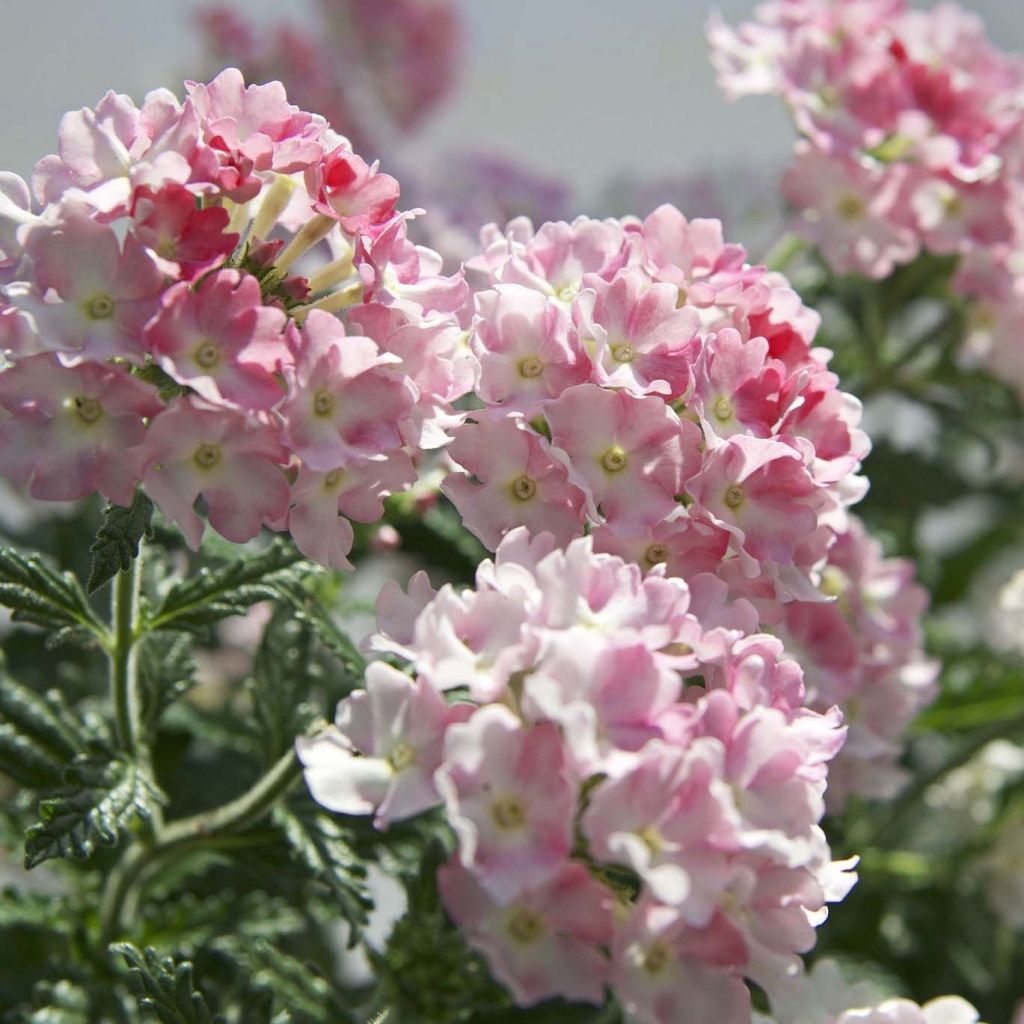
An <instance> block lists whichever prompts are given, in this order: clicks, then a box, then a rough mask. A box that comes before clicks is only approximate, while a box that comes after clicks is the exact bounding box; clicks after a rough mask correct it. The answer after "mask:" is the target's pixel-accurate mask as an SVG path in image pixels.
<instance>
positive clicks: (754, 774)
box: [299, 528, 854, 1024]
mask: <svg viewBox="0 0 1024 1024" xmlns="http://www.w3.org/2000/svg"><path fill="white" fill-rule="evenodd" d="M593 547H594V545H593V541H592V540H591V539H590V538H581V539H577V540H575V541H572V542H571V543H570V544H569V546H568V547H567V548H566V549H565V550H561V549H559V548H557V547H556V542H555V538H554V537H553V536H552V535H551V534H540V535H537V536H535V537H533V538H532V539H531V538H530V536H529V535H528V533H527V532H526V530H524V529H521V528H520V529H516V530H514V531H512V532H511V533H510V534H509V535H508V536H507V537H506V538H505V539H504V540H503V541H502V542H501V544H500V545H499V547H498V551H497V554H496V556H495V559H494V561H493V562H492V561H485V562H484V563H483V564H482V565H481V566H480V567H479V569H478V571H477V577H476V588H475V589H464V590H460V589H457V588H455V587H453V586H452V585H446V586H444V587H442V588H441V590H440V591H437V592H435V591H434V590H433V589H432V588H431V586H430V584H429V582H428V581H427V579H426V577H425V575H423V574H422V573H421V574H419V575H418V576H416V577H414V578H413V580H412V583H411V584H410V587H409V590H408V593H403V592H402V591H401V590H400V589H399V588H398V587H397V586H394V585H393V586H392V587H390V588H387V589H385V591H384V592H383V593H382V596H381V599H380V602H379V604H378V612H379V622H380V628H381V633H380V634H378V635H377V636H376V637H375V638H373V639H372V641H371V647H372V648H373V649H375V650H377V651H380V652H386V653H389V654H391V655H397V656H398V657H400V658H402V659H405V660H407V661H408V662H409V667H410V668H411V670H412V671H413V673H414V675H413V676H412V677H410V676H408V675H406V674H404V673H403V672H400V671H398V670H397V669H396V668H394V667H392V666H391V665H389V664H387V663H385V662H383V661H381V662H376V663H374V664H372V665H371V666H370V668H369V670H368V671H367V677H366V689H365V690H364V691H360V692H357V693H355V694H353V695H352V696H350V697H348V698H346V699H345V700H343V701H342V702H341V704H340V705H339V708H338V715H337V721H336V725H335V726H333V727H331V728H329V729H327V730H325V731H324V732H322V733H321V734H319V735H318V736H315V737H313V738H303V739H300V740H299V754H300V757H301V759H302V761H303V762H304V765H305V771H306V779H307V782H308V784H309V787H310V790H311V792H312V793H313V795H314V797H315V798H316V799H317V800H318V801H320V802H321V803H322V804H324V805H325V806H326V807H328V808H330V809H332V810H334V811H340V812H342V813H348V814H367V813H373V814H374V815H375V821H376V823H377V825H378V826H379V827H381V828H386V827H387V826H388V825H389V824H390V823H392V822H394V821H397V820H400V819H403V818H407V817H409V816H411V815H415V814H417V813H419V812H421V811H424V810H426V809H428V808H430V807H432V806H435V805H437V804H441V805H443V808H444V813H445V815H446V817H447V820H448V822H449V823H450V825H451V827H452V828H453V830H454V832H455V833H456V835H457V842H458V849H457V852H456V854H455V855H454V856H453V858H452V860H451V862H450V863H449V864H448V865H447V866H446V867H445V868H443V869H442V872H441V876H440V887H441V893H442V897H443V899H444V902H445V905H446V907H447V909H448V911H449V913H450V915H451V916H452V918H453V919H454V920H455V921H456V923H457V924H459V926H460V927H461V928H462V929H464V931H465V932H466V934H467V935H468V937H469V940H470V942H471V943H472V944H473V945H474V946H476V947H477V948H478V949H480V950H481V951H482V952H483V953H484V954H485V956H486V957H487V960H488V962H489V964H490V967H491V969H492V971H493V973H494V974H495V976H496V977H497V978H499V979H500V980H501V981H503V982H504V983H505V984H506V985H507V986H508V987H509V988H510V990H511V991H512V992H513V994H514V995H515V997H516V1000H517V1002H518V1003H519V1004H521V1005H529V1004H532V1003H535V1002H538V1001H540V1000H543V999H545V998H548V997H551V996H556V995H560V996H564V997H566V998H568V999H572V1000H582V1001H588V1002H593V1003H601V1002H602V1001H603V999H604V992H605V988H606V987H610V988H611V989H612V990H613V991H614V992H615V993H616V995H617V996H618V998H619V1000H620V1001H621V1003H622V1005H623V1006H624V1007H625V1008H626V1010H627V1012H628V1013H629V1014H630V1015H631V1019H634V1020H637V1021H645V1022H647V1021H649V1022H657V1024H673V1022H677V1021H679V1020H682V1019H686V1020H687V1021H693V1022H695V1024H698V1022H702V1021H706V1022H708V1024H711V1022H715V1024H730V1022H737V1024H739V1022H749V1020H750V1013H751V1010H750V997H749V992H748V989H747V987H746V985H745V983H744V979H745V978H749V979H751V980H753V981H755V982H757V984H759V985H761V986H762V987H763V988H765V989H767V990H768V991H772V990H774V989H776V988H777V987H778V986H780V985H784V984H785V983H786V981H787V979H789V978H791V977H792V976H793V975H794V974H795V973H796V972H797V971H798V969H799V964H800V961H799V954H801V953H804V952H806V951H807V950H809V949H810V948H811V947H812V946H813V945H814V941H815V927H816V925H818V924H819V923H821V921H822V920H823V919H824V917H825V915H826V903H827V902H829V901H835V900H838V899H841V898H842V897H843V896H844V895H845V894H846V892H847V891H848V890H849V888H850V886H851V884H852V883H853V881H854V875H853V873H852V870H851V869H852V865H853V862H837V861H833V859H832V857H831V855H830V852H829V848H828V845H827V842H826V840H825V836H824V833H823V832H822V831H821V829H820V827H819V826H818V822H819V820H820V818H821V816H822V814H823V811H824V802H823V794H824V790H825V782H826V770H827V765H828V762H829V761H830V760H831V759H832V758H833V757H834V756H835V754H836V752H837V751H838V749H839V747H840V745H841V744H842V742H843V738H844V734H845V729H844V727H843V726H842V724H841V715H840V714H839V712H838V710H837V709H834V708H833V709H831V710H829V711H828V712H826V713H824V714H822V713H819V712H816V711H813V710H809V709H807V708H806V707H804V700H805V691H804V684H803V680H802V673H801V671H800V667H799V666H798V665H797V663H796V662H794V661H792V660H790V659H789V658H788V657H787V656H786V655H785V653H784V651H783V647H782V644H781V643H780V642H779V640H778V639H776V638H774V637H772V636H768V635H765V634H758V633H752V632H751V631H750V630H748V629H746V628H745V627H744V625H743V624H742V623H739V622H737V621H736V619H737V617H736V616H735V615H734V614H733V613H731V612H730V610H729V609H727V608H725V607H724V606H723V605H722V604H721V602H720V601H716V600H715V595H713V594H710V593H707V592H705V593H700V592H697V591H695V592H694V593H692V594H691V592H690V590H689V588H688V587H687V586H686V584H685V583H684V582H683V581H682V580H679V579H673V578H668V577H666V576H664V574H663V572H662V571H654V572H651V573H648V574H646V575H644V574H642V573H641V571H640V569H639V567H638V566H636V565H632V564H629V563H627V562H624V561H623V560H622V559H621V558H619V557H618V556H616V555H611V554H605V553H597V552H595V551H594V549H593Z"/></svg>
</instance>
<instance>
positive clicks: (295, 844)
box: [274, 807, 373, 948]
mask: <svg viewBox="0 0 1024 1024" xmlns="http://www.w3.org/2000/svg"><path fill="white" fill-rule="evenodd" d="M274 821H275V822H276V823H277V824H278V826H280V828H281V831H282V832H283V833H284V835H285V838H286V839H287V840H288V844H289V846H290V847H291V850H292V854H293V856H294V857H295V859H296V860H298V861H299V862H301V863H302V864H303V866H304V867H305V868H306V869H307V871H309V872H310V874H311V875H312V876H313V877H314V878H315V879H317V881H319V882H321V883H323V884H324V885H326V886H327V887H328V889H329V890H330V892H331V895H332V897H333V899H334V900H335V901H336V902H337V905H338V910H339V912H340V913H341V916H342V917H343V918H344V919H345V920H346V921H347V922H348V924H349V926H350V932H349V943H348V944H349V948H351V947H352V946H354V945H355V944H356V943H357V942H358V941H359V937H360V934H361V932H362V929H363V928H364V927H365V926H366V922H367V914H368V912H369V911H370V909H371V908H372V907H373V900H372V899H371V897H370V894H369V892H368V891H367V888H366V867H365V866H364V865H363V863H362V862H361V860H360V858H359V857H358V856H357V854H356V853H355V852H354V851H353V849H352V847H351V846H350V845H349V842H348V839H347V837H346V835H345V832H344V830H343V829H342V827H341V825H340V824H339V823H338V822H337V821H335V820H334V819H333V818H331V817H329V816H328V815H326V814H320V813H317V812H312V813H303V812H297V813H296V812H293V811H292V810H289V809H288V808H285V807H276V808H275V809H274Z"/></svg>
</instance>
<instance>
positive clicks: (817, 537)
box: [443, 206, 868, 622]
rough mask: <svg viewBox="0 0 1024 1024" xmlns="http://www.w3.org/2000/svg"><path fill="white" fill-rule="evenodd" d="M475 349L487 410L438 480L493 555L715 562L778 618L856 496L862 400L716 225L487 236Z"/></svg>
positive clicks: (794, 306) (667, 215)
mask: <svg viewBox="0 0 1024 1024" xmlns="http://www.w3.org/2000/svg"><path fill="white" fill-rule="evenodd" d="M483 242H484V251H483V253H482V254H481V255H480V256H478V257H476V258H475V259H474V260H473V261H471V262H470V264H469V266H470V267H471V268H472V269H473V270H474V271H475V272H476V274H477V275H478V278H479V279H480V280H479V282H478V287H477V290H476V294H475V314H476V315H475V317H474V319H473V323H472V334H471V339H470V344H471V347H472V349H473V351H474V353H475V354H476V356H477V358H478V359H479V363H480V377H479V384H478V386H477V389H476V390H477V396H478V397H479V398H480V399H481V401H482V403H483V406H484V407H483V408H482V409H479V410H477V411H475V412H473V413H471V414H470V416H471V418H470V419H469V420H468V421H467V422H466V423H464V424H463V425H462V426H460V427H458V428H457V429H456V430H455V431H454V437H455V440H454V442H453V444H452V445H451V447H450V448H449V449H448V455H449V456H450V458H451V459H452V461H453V462H454V463H455V464H456V467H457V470H458V471H457V472H454V473H452V474H451V475H449V476H448V478H447V479H446V480H445V482H444V484H443V489H444V491H445V493H446V494H447V495H448V496H449V497H450V498H451V500H452V501H453V502H454V503H455V505H456V506H457V508H458V509H459V512H460V513H461V515H462V517H463V520H464V521H465V523H466V525H467V526H468V527H469V529H471V530H472V531H473V532H474V533H476V535H477V536H478V537H479V538H480V539H481V540H482V541H483V542H484V544H486V545H487V546H488V547H489V548H491V549H492V550H493V549H494V548H495V547H496V546H497V544H498V542H499V540H500V538H501V536H502V535H503V534H504V533H505V532H506V531H508V530H509V529H511V528H513V527H515V526H526V527H527V528H529V529H530V530H531V531H538V530H548V531H550V532H552V533H553V534H554V535H555V537H556V538H557V539H558V541H559V543H561V544H566V543H568V542H569V540H571V539H572V538H573V537H576V536H580V535H581V534H583V532H584V530H585V529H586V528H588V527H589V528H591V529H592V532H593V536H594V544H595V548H596V549H597V550H600V551H610V552H614V553H615V554H618V555H621V556H622V557H624V558H628V559H629V560H632V561H636V562H638V563H639V564H640V565H642V566H643V567H644V568H651V567H652V566H655V565H660V564H665V565H666V566H667V569H668V572H669V574H670V575H673V576H683V577H685V578H687V579H692V578H693V577H695V576H697V575H700V574H704V573H708V574H713V575H715V576H717V577H718V578H719V579H720V580H723V581H725V582H726V583H727V584H728V588H729V591H730V593H731V595H732V596H733V597H734V598H735V597H745V598H749V599H750V600H753V601H755V602H757V603H758V605H759V610H760V612H761V617H762V621H764V622H771V621H776V620H777V619H778V618H779V615H780V614H781V611H780V605H781V602H785V601H788V600H792V599H802V600H821V599H822V597H821V595H820V593H819V592H818V590H817V587H816V582H817V580H816V574H817V571H818V569H819V568H820V567H821V566H822V565H823V564H824V560H825V558H826V555H827V552H828V549H829V547H830V546H831V545H832V543H833V542H834V539H835V537H836V535H837V533H840V532H842V531H843V530H845V528H846V523H847V512H846V509H847V506H848V505H849V504H850V503H852V502H853V501H855V500H857V499H858V498H859V497H860V496H861V495H862V494H863V492H864V489H865V484H864V481H863V479H862V478H860V477H859V476H857V475H856V474H857V470H858V467H859V465H860V462H861V459H862V458H863V457H864V455H865V453H866V452H867V450H868V442H867V438H866V437H865V435H864V434H863V432H862V431H861V430H860V429H859V426H858V424H859V421H860V405H859V403H858V402H857V400H856V399H855V398H853V397H851V396H850V395H847V394H844V393H843V392H842V391H840V390H839V387H838V381H837V378H836V377H835V375H834V374H832V373H830V372H829V370H828V365H827V364H828V359H829V353H828V352H827V351H826V350H823V349H817V348H814V347H813V340H814V335H815V331H816V330H817V327H818V323H819V317H818V315H817V314H816V313H814V312H813V311H811V310H809V309H807V308H806V307H805V306H804V305H803V304H802V302H801V301H800V299H799V297H798V296H797V295H796V293H795V292H794V291H793V290H792V289H791V288H790V287H789V285H788V283H787V281H786V280H785V278H783V277H782V276H781V275H779V274H773V273H769V272H768V271H766V270H765V269H764V268H763V267H752V266H749V265H748V264H747V263H746V261H745V252H744V250H743V249H742V248H741V247H740V246H738V245H730V244H726V243H725V242H724V241H723V238H722V231H721V225H720V224H719V223H718V222H717V221H711V220H694V221H692V222H689V221H687V219H686V218H685V217H684V216H683V215H682V214H681V213H680V212H679V211H678V210H676V209H675V208H674V207H670V206H663V207H660V208H659V209H657V210H655V212H654V213H652V214H651V215H650V216H649V217H647V218H646V220H644V221H639V220H636V219H626V220H622V221H612V220H608V221H594V220H587V219H585V218H580V219H578V220H576V221H574V222H573V223H572V224H566V223H549V224H545V225H543V226H542V227H541V228H540V229H539V230H537V231H534V230H533V229H532V227H531V226H530V224H529V223H528V222H525V221H523V220H517V221H513V222H512V223H511V224H510V225H509V226H508V228H507V230H506V231H505V232H504V233H502V232H499V231H498V229H497V228H496V227H494V226H493V225H492V226H491V227H489V228H485V229H484V233H483Z"/></svg>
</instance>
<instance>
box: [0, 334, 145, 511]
mask: <svg viewBox="0 0 1024 1024" xmlns="http://www.w3.org/2000/svg"><path fill="white" fill-rule="evenodd" d="M0 405H2V406H3V407H4V409H6V410H7V412H8V413H9V414H10V415H9V416H8V417H6V418H4V419H0V472H2V473H3V474H4V476H6V477H8V479H10V480H13V481H15V482H16V483H19V484H28V485H29V493H30V494H31V495H32V496H33V497H34V498H43V499H46V500H48V501H74V500H75V499H77V498H84V497H86V495H88V494H91V493H92V492H93V491H99V492H100V493H101V494H104V495H105V496H106V497H107V498H109V499H110V500H111V501H113V502H114V503H115V504H118V505H130V504H131V502H132V495H133V494H134V492H135V484H136V481H137V479H138V477H137V475H136V473H135V472H134V470H133V468H132V459H131V457H130V454H129V452H130V450H131V449H133V448H135V447H136V446H137V445H139V444H141V443H142V441H143V440H144V439H145V437H146V428H145V426H144V418H145V417H150V416H155V415H156V414H157V413H159V412H160V411H161V410H162V409H163V404H162V403H161V402H160V400H159V398H158V397H157V394H156V391H155V390H154V388H153V387H152V386H151V385H149V384H145V383H143V382H142V381H140V380H138V379H136V378H135V377H133V376H131V374H129V373H128V372H127V371H125V370H124V369H122V368H120V367H116V366H106V365H102V364H98V363H80V364H79V365H78V366H74V367H66V366H63V365H62V364H61V363H60V362H59V361H58V360H57V358H56V356H53V355H51V354H49V353H44V354H40V355H35V356H29V357H27V358H25V359H21V360H19V361H18V363H17V364H15V365H14V366H12V367H10V368H8V369H6V370H5V371H4V372H3V373H0Z"/></svg>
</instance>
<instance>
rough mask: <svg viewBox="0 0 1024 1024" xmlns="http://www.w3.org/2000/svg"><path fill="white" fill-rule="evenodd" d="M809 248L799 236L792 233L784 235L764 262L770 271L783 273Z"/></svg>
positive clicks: (769, 251)
mask: <svg viewBox="0 0 1024 1024" xmlns="http://www.w3.org/2000/svg"><path fill="white" fill-rule="evenodd" d="M806 248H807V243H806V242H805V241H804V240H803V238H801V237H800V236H799V235H798V234H795V233H794V232H790V233H789V234H788V235H783V236H782V238H780V239H779V240H778V241H777V242H776V243H775V245H773V246H772V247H771V249H769V250H768V254H767V255H766V256H765V258H764V259H763V260H762V263H764V265H765V267H767V268H768V269H769V270H777V271H783V270H785V269H786V267H788V266H789V265H790V263H792V262H793V260H795V259H796V258H797V256H799V255H800V253H802V252H803V251H804V250H805V249H806Z"/></svg>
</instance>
